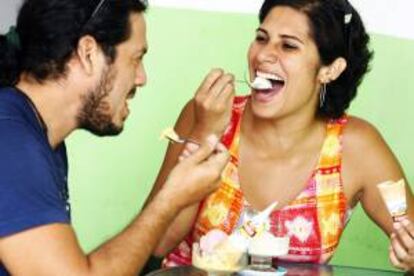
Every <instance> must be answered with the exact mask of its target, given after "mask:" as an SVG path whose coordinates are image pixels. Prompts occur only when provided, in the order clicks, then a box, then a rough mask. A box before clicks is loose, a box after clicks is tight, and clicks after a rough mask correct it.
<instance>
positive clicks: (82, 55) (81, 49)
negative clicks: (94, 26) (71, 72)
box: [76, 35, 100, 75]
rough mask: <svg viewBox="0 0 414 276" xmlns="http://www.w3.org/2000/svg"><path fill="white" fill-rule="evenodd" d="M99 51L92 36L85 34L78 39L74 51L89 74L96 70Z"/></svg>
mask: <svg viewBox="0 0 414 276" xmlns="http://www.w3.org/2000/svg"><path fill="white" fill-rule="evenodd" d="M99 52H100V48H99V46H98V43H97V42H96V40H95V38H93V37H92V36H90V35H85V36H83V37H81V39H79V42H78V47H77V49H76V53H77V56H78V58H79V63H80V64H81V66H82V67H83V69H84V70H85V72H86V74H88V75H91V74H93V72H94V70H96V66H97V64H98V57H99Z"/></svg>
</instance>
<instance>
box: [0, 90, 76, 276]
mask: <svg viewBox="0 0 414 276" xmlns="http://www.w3.org/2000/svg"><path fill="white" fill-rule="evenodd" d="M46 132H47V131H46V130H45V127H44V126H42V124H41V123H40V122H39V119H38V117H37V116H36V111H35V109H34V108H33V105H32V103H31V101H30V100H29V99H28V98H27V97H26V96H25V95H24V94H23V93H22V92H20V91H18V90H16V89H15V88H1V89H0V238H4V237H7V236H10V235H13V234H16V233H18V232H21V231H24V230H27V229H30V228H34V227H37V226H41V225H46V224H51V223H70V208H69V203H68V189H67V173H68V166H67V157H66V148H65V144H64V143H62V144H61V145H60V146H59V147H58V148H57V149H52V148H51V146H50V144H49V142H48V139H47V133H46ZM3 275H8V273H7V271H6V270H5V268H4V266H3V265H2V264H1V260H0V276H3Z"/></svg>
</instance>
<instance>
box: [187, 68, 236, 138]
mask: <svg viewBox="0 0 414 276" xmlns="http://www.w3.org/2000/svg"><path fill="white" fill-rule="evenodd" d="M233 97H234V77H233V75H231V74H228V73H224V72H223V70H221V69H213V70H211V71H210V73H209V74H208V75H207V76H206V78H205V79H204V81H203V82H202V84H201V85H200V87H199V88H198V90H197V92H196V94H195V96H194V101H193V104H194V115H195V116H194V117H195V118H194V119H195V122H194V128H193V130H192V134H191V137H192V138H193V139H195V140H197V141H202V140H203V139H205V137H206V135H207V134H211V133H213V134H216V135H217V136H218V137H221V135H222V134H223V133H224V131H225V128H226V127H227V125H228V124H229V122H230V116H231V106H232V103H233Z"/></svg>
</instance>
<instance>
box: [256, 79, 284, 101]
mask: <svg viewBox="0 0 414 276" xmlns="http://www.w3.org/2000/svg"><path fill="white" fill-rule="evenodd" d="M283 87H284V83H281V82H277V81H272V88H271V89H266V90H254V98H255V99H256V100H257V101H259V102H270V101H271V100H273V98H274V97H275V96H276V95H278V94H279V92H280V91H281V90H282V89H283Z"/></svg>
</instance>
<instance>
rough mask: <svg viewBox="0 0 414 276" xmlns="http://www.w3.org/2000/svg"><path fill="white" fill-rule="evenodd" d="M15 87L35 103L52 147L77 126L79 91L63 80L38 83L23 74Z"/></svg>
mask: <svg viewBox="0 0 414 276" xmlns="http://www.w3.org/2000/svg"><path fill="white" fill-rule="evenodd" d="M16 87H17V88H18V89H20V90H21V91H22V92H23V93H25V94H26V95H27V96H28V97H29V98H30V99H31V100H32V102H33V104H34V105H35V108H36V109H37V111H38V112H39V116H41V119H42V120H43V121H44V123H45V125H46V127H47V137H48V140H49V144H50V145H51V147H52V148H56V147H57V146H58V145H59V144H61V143H62V142H63V140H64V139H65V138H66V137H67V136H68V135H69V134H70V133H71V132H72V131H73V130H75V129H76V128H77V120H76V116H77V113H78V111H79V109H80V108H81V101H80V96H78V95H79V93H77V91H73V90H74V89H73V88H72V87H73V86H69V85H67V84H65V83H64V81H62V83H59V81H45V82H44V83H42V84H39V83H37V82H35V81H32V80H30V79H28V78H27V77H24V76H23V77H22V78H21V80H20V81H19V82H18V84H17V85H16ZM71 88H72V89H71Z"/></svg>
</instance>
